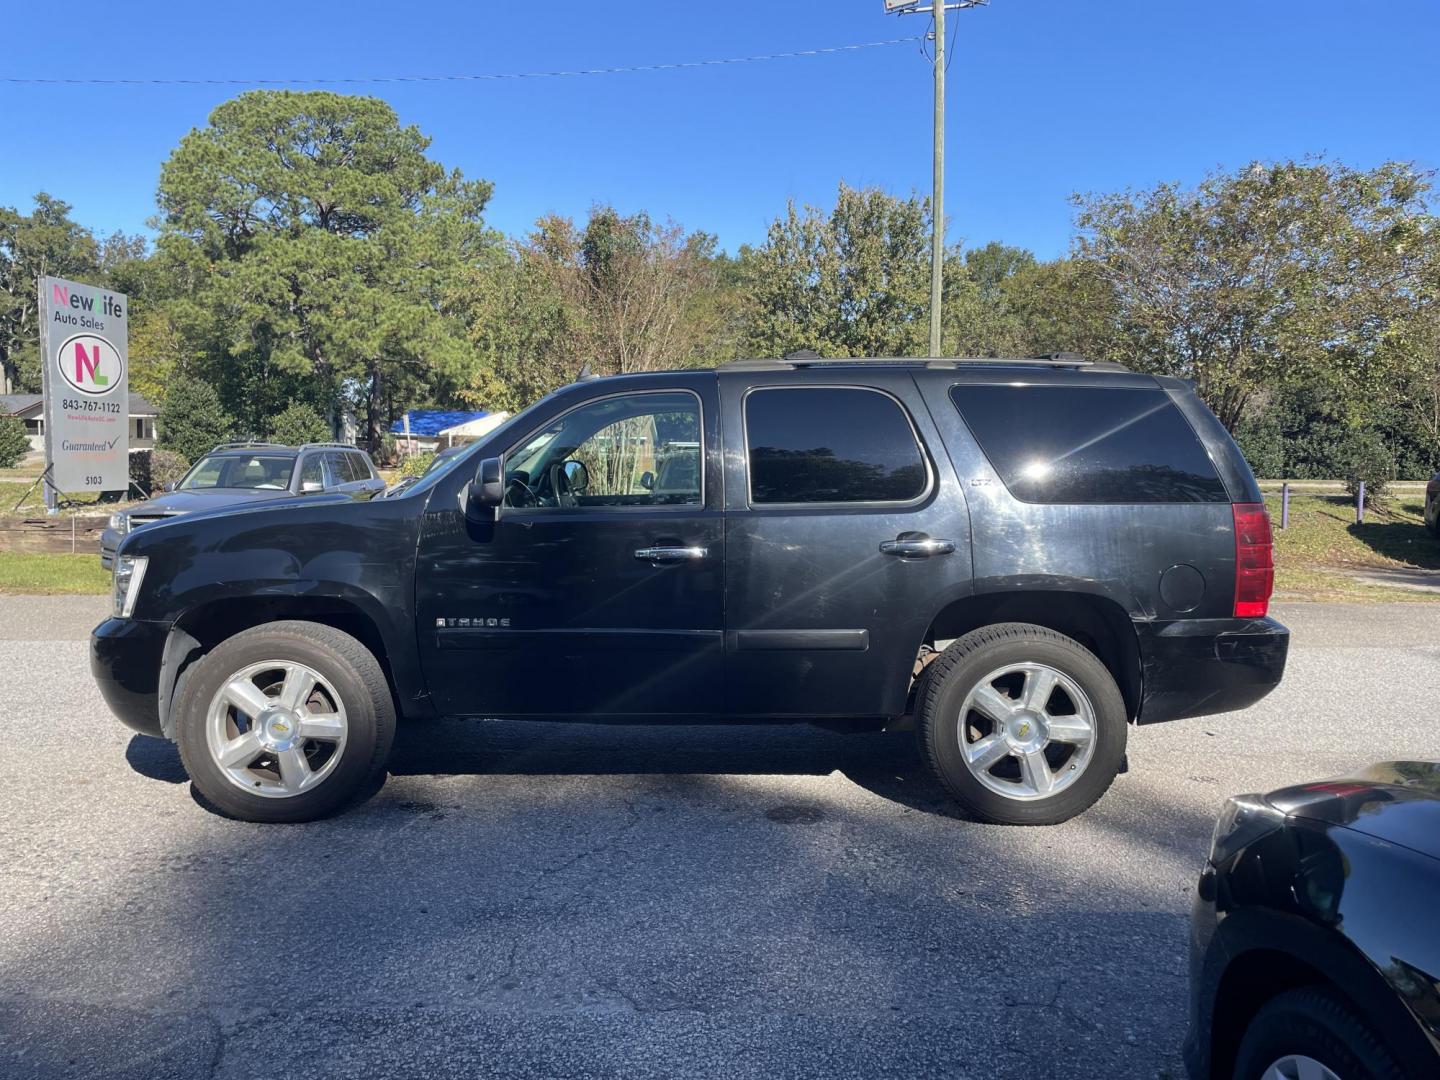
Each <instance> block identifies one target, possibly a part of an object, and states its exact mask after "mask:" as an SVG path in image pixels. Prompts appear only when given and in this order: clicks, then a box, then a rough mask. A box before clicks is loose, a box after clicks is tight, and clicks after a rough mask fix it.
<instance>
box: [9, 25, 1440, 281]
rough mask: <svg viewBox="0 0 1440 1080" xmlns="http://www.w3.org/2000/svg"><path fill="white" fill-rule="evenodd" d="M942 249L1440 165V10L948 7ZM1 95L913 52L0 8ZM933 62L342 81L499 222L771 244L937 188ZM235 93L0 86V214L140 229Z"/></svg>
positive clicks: (857, 58)
mask: <svg viewBox="0 0 1440 1080" xmlns="http://www.w3.org/2000/svg"><path fill="white" fill-rule="evenodd" d="M949 22H950V24H951V28H952V29H953V30H954V32H955V46H954V50H953V53H952V65H951V67H950V72H949V94H948V107H947V124H946V140H947V155H946V156H947V168H948V177H947V183H946V211H947V218H948V221H949V233H948V236H949V239H950V241H951V242H952V243H955V242H960V243H964V244H966V245H972V246H973V245H979V244H983V243H985V242H987V241H990V240H1001V241H1004V242H1005V243H1010V244H1017V245H1020V246H1023V247H1027V248H1030V249H1031V250H1033V251H1035V252H1036V253H1037V254H1039V255H1040V256H1041V257H1044V258H1050V257H1055V256H1058V255H1062V254H1064V252H1065V251H1066V250H1067V248H1068V246H1069V243H1070V239H1071V237H1072V235H1073V228H1072V210H1071V206H1070V204H1069V201H1068V197H1069V195H1070V194H1071V193H1072V192H1077V191H1079V192H1084V191H1114V190H1121V189H1125V188H1143V187H1148V186H1152V185H1154V184H1155V183H1157V182H1160V181H1166V180H1169V181H1178V182H1181V183H1184V184H1193V183H1195V182H1196V181H1198V180H1200V179H1201V178H1202V177H1203V176H1204V175H1205V174H1206V173H1207V172H1209V171H1212V170H1214V169H1217V168H1229V169H1234V168H1239V167H1243V166H1244V165H1246V164H1248V163H1249V162H1251V161H1254V160H1257V159H1259V160H1266V161H1269V160H1276V159H1282V158H1289V157H1297V156H1303V155H1307V154H1324V155H1326V156H1328V157H1331V158H1333V159H1336V160H1339V161H1343V162H1345V163H1347V164H1350V165H1354V166H1358V167H1370V166H1374V165H1377V164H1379V163H1380V162H1382V161H1386V160H1396V159H1398V160H1406V161H1413V162H1416V163H1418V164H1419V165H1420V166H1421V167H1423V168H1428V169H1434V168H1437V167H1440V90H1437V85H1440V84H1437V80H1436V74H1437V71H1440V59H1437V57H1440V0H1370V2H1361V0H1349V2H1339V0H1305V2H1301V0H1213V2H1211V3H1208V4H1197V3H1180V2H1177V0H1109V2H1104V0H1102V2H1097V3H1079V2H1076V0H992V3H991V4H990V5H989V6H988V7H983V8H975V9H971V10H965V11H958V12H951V13H950V16H949ZM0 26H3V27H4V31H5V32H4V34H3V38H4V39H6V40H8V41H9V42H11V43H17V42H18V43H23V46H22V47H20V48H15V47H14V46H13V44H12V45H11V47H7V48H3V49H0V78H3V77H10V78H17V77H19V78H24V77H32V78H35V77H38V78H128V79H177V78H180V79H183V78H212V79H239V80H255V79H262V78H276V79H317V78H356V77H371V76H382V75H383V76H394V75H444V74H476V73H495V72H529V71H545V70H554V69H567V68H577V67H617V66H627V65H645V64H656V63H667V62H674V61H693V60H706V59H718V58H726V57H737V56H749V55H754V54H761V53H775V52H789V51H795V50H804V49H812V48H826V47H834V46H842V45H852V44H857V43H864V42H872V41H877V40H884V39H889V38H896V37H907V36H912V35H918V34H921V33H923V32H924V31H925V30H926V29H928V19H927V18H926V17H923V16H917V15H908V16H894V15H886V14H885V12H884V4H883V3H882V0H791V2H772V3H759V2H752V0H725V2H723V3H710V4H703V5H702V4H696V3H685V2H684V0H671V2H668V3H655V2H653V0H652V2H649V3H645V2H638V3H632V4H626V5H620V4H601V3H595V2H593V0H592V2H589V3H580V2H577V0H549V2H546V3H535V2H530V3H524V2H522V3H515V2H513V0H512V2H503V3H502V2H497V0H473V2H470V3H463V2H456V0H425V2H422V3H406V4H399V3H374V2H368V0H346V2H343V3H339V2H334V0H317V2H308V0H288V2H283V3H280V2H274V0H247V2H245V3H243V4H239V3H211V4H197V3H185V4H179V3H171V4H158V3H151V2H147V0H137V2H132V3H129V4H114V3H93V2H90V0H70V2H67V3H65V4H63V5H56V4H36V3H24V2H22V0H0ZM918 49H919V45H918V43H915V42H910V43H907V44H903V45H897V46H889V47H883V48H873V49H865V50H860V51H853V52H844V53H838V54H831V55H822V56H814V57H806V58H797V59H785V60H774V61H769V62H763V63H751V64H735V65H725V66H717V67H706V68H701V69H687V70H679V71H657V72H636V73H628V74H615V75H600V76H591V77H583V78H552V79H524V80H516V81H500V82H490V81H477V82H429V83H401V84H394V83H392V84H373V85H364V86H353V87H344V88H343V89H344V90H345V91H346V92H355V93H369V94H375V95H377V96H380V97H383V98H385V99H386V100H387V101H389V102H390V103H391V105H393V106H394V108H395V110H396V111H397V112H398V114H399V116H400V118H401V120H402V122H404V123H406V124H414V125H416V126H418V127H419V128H420V129H421V130H422V131H424V132H425V133H426V134H428V135H429V136H431V137H432V139H433V142H432V144H431V148H430V152H431V154H432V156H433V157H434V158H435V159H436V160H438V161H440V162H442V163H443V164H444V165H446V166H447V167H458V168H459V169H461V170H462V171H463V172H464V173H465V174H466V175H467V176H469V177H481V178H485V179H488V180H491V181H492V182H493V183H494V185H495V194H494V198H493V200H492V202H491V204H490V207H489V209H488V211H487V215H486V216H487V219H488V221H489V222H490V224H491V225H493V226H495V227H497V228H499V229H502V230H504V231H506V232H508V233H512V234H519V233H523V232H525V231H527V230H528V229H529V227H530V226H531V224H532V223H533V222H534V220H535V219H536V218H537V217H538V216H540V215H541V214H545V213H551V212H558V213H561V214H565V215H568V216H571V217H576V218H580V219H583V218H584V216H585V214H586V212H587V211H588V210H589V208H590V207H591V206H592V205H593V204H595V203H610V204H613V205H614V206H615V207H617V208H618V209H619V210H620V211H622V212H625V213H630V212H634V211H638V210H646V211H648V212H649V213H650V214H651V215H652V216H653V217H655V218H658V219H665V218H670V219H673V220H674V221H676V222H678V223H679V224H681V225H683V226H684V227H685V228H687V229H703V230H705V231H707V232H712V233H715V234H717V235H718V237H719V240H720V245H721V247H722V248H724V249H726V250H729V251H731V252H734V251H735V250H736V249H737V248H738V247H739V245H741V244H744V243H757V242H759V241H762V240H763V239H764V235H765V228H766V226H767V224H768V223H769V222H770V221H772V220H773V219H774V218H775V217H776V216H777V215H779V214H780V213H782V212H783V211H784V209H785V205H786V201H787V200H792V199H793V200H795V201H796V202H797V203H801V204H811V205H818V206H828V205H830V204H831V203H832V202H833V199H834V194H835V190H836V186H837V185H838V184H839V183H840V182H841V181H844V182H846V183H848V184H851V185H860V186H869V185H876V186H880V187H883V188H885V189H887V190H889V191H892V192H894V193H897V194H902V195H903V194H909V193H910V192H911V191H920V192H921V193H928V191H929V187H930V145H931V94H932V89H931V81H930V72H929V67H928V63H927V61H926V60H925V59H923V58H922V57H921V55H920V54H919V51H918ZM243 89H245V87H244V86H239V85H237V86H173V85H147V86H123V87H117V86H96V85H89V86H54V85H49V86H41V85H17V84H13V83H0V205H8V206H20V207H22V208H24V207H28V206H29V205H30V199H31V196H32V195H33V194H34V193H35V192H37V191H42V190H44V191H48V192H49V193H50V194H52V195H54V196H57V197H59V198H62V199H64V200H65V201H67V202H69V203H71V204H72V205H73V206H74V208H75V210H74V215H75V217H76V219H77V220H79V221H81V222H82V223H83V224H86V225H88V226H90V227H91V228H93V229H95V230H96V231H97V232H98V233H101V234H108V233H110V232H112V231H114V230H117V229H118V230H123V231H126V232H140V231H145V223H146V221H147V219H149V218H150V217H151V215H153V214H154V212H155V187H156V181H157V179H158V177H159V172H160V167H161V164H162V163H163V162H164V160H165V158H166V157H167V155H168V154H169V153H170V152H171V150H172V149H173V148H174V146H175V144H176V143H177V142H178V141H179V139H180V138H181V137H182V136H183V135H185V133H186V132H188V131H190V130H191V129H192V128H195V127H198V126H203V125H204V123H205V120H206V117H207V115H208V114H209V112H210V110H211V109H213V108H214V107H215V106H216V105H218V104H219V103H220V102H222V101H224V100H225V99H227V98H228V97H231V96H233V95H234V94H237V93H239V92H240V91H242V90H243Z"/></svg>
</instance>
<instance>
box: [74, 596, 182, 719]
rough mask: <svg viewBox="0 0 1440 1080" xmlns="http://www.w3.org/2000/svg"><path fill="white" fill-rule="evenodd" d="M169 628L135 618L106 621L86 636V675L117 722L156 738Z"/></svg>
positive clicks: (161, 624) (162, 624)
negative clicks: (87, 648) (88, 659)
mask: <svg viewBox="0 0 1440 1080" xmlns="http://www.w3.org/2000/svg"><path fill="white" fill-rule="evenodd" d="M169 630H170V628H169V627H168V626H166V625H165V624H164V623H155V622H142V621H141V620H139V619H106V620H105V621H104V622H103V623H101V624H100V625H99V626H97V627H96V628H95V629H94V630H93V631H92V632H91V634H90V673H91V674H92V675H94V676H95V682H96V683H98V684H99V686H100V694H101V696H102V697H104V698H105V704H107V705H109V706H110V711H111V712H113V713H114V714H115V715H116V717H117V718H119V720H120V722H121V723H123V724H124V725H125V726H126V727H129V728H133V729H134V730H135V731H138V732H140V733H141V734H142V735H154V736H156V737H159V736H160V734H161V731H160V707H159V701H160V693H159V689H160V663H161V660H162V658H163V656H164V653H165V639H166V636H167V635H168V633H169Z"/></svg>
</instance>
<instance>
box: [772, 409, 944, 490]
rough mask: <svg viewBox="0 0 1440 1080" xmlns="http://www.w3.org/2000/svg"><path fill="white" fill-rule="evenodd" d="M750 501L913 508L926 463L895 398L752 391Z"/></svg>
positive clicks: (922, 485) (922, 486) (923, 487)
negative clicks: (890, 504)
mask: <svg viewBox="0 0 1440 1080" xmlns="http://www.w3.org/2000/svg"><path fill="white" fill-rule="evenodd" d="M745 435H746V441H747V443H748V446H749V450H750V501H751V503H753V504H755V505H760V504H763V503H852V502H909V501H910V500H912V499H917V498H919V497H920V496H921V495H923V494H924V493H925V481H926V477H925V459H924V458H923V457H922V456H921V453H920V447H919V445H918V444H917V443H916V442H915V433H914V431H913V430H911V427H910V421H909V420H908V419H907V418H906V416H905V413H904V412H903V411H902V410H901V408H900V405H899V403H898V402H897V401H895V399H894V398H891V397H889V396H888V395H885V394H879V393H875V392H874V391H871V390H850V389H843V388H834V387H814V388H810V387H803V388H795V389H791V388H786V389H770V390H752V391H751V392H750V393H749V394H748V395H747V396H746V398H745Z"/></svg>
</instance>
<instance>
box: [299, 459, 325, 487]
mask: <svg viewBox="0 0 1440 1080" xmlns="http://www.w3.org/2000/svg"><path fill="white" fill-rule="evenodd" d="M300 483H302V484H319V485H320V486H321V487H324V486H325V474H324V473H322V472H321V471H320V455H319V454H307V455H306V456H305V464H304V465H302V466H301V467H300Z"/></svg>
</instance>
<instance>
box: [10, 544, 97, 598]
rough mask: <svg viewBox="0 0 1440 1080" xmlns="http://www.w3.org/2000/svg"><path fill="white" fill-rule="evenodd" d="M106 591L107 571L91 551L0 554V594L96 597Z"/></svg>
mask: <svg viewBox="0 0 1440 1080" xmlns="http://www.w3.org/2000/svg"><path fill="white" fill-rule="evenodd" d="M109 591H110V571H109V570H103V569H101V567H100V557H99V555H97V554H96V553H95V552H88V553H86V554H81V555H70V554H68V553H67V554H63V555H57V554H52V553H50V552H32V551H0V593H25V594H28V595H31V596H36V595H40V596H58V595H61V594H64V595H96V594H103V593H108V592H109Z"/></svg>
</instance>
